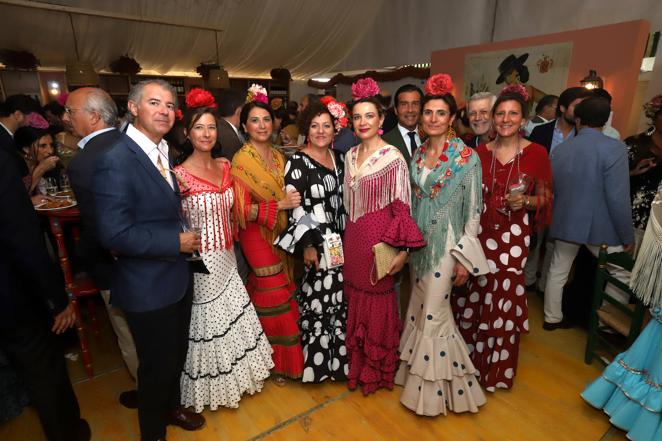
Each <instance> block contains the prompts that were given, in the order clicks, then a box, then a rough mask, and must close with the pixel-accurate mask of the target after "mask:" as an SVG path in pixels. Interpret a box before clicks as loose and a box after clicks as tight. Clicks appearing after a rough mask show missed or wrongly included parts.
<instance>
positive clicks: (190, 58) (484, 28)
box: [0, 0, 662, 79]
mask: <svg viewBox="0 0 662 441" xmlns="http://www.w3.org/2000/svg"><path fill="white" fill-rule="evenodd" d="M11 3H22V4H34V3H39V2H33V1H30V0H0V49H14V50H28V51H30V52H32V53H33V54H34V55H35V56H36V57H37V58H38V59H39V60H40V61H41V64H42V66H44V67H57V68H62V67H64V65H65V63H66V61H67V60H74V59H75V50H74V44H73V38H72V32H71V26H70V23H69V18H68V16H67V15H66V14H64V13H61V12H52V11H44V10H39V9H31V8H26V7H19V6H16V5H12V4H11ZM49 4H51V5H63V6H68V7H78V8H84V9H88V10H94V11H101V12H110V13H120V14H129V15H132V16H135V17H149V18H150V19H154V20H162V21H166V22H173V21H174V22H178V23H186V24H190V25H192V26H196V25H197V26H203V27H210V28H219V29H222V30H223V32H220V33H219V43H220V44H219V50H220V62H221V64H223V65H224V66H225V68H226V69H227V70H228V71H229V73H230V75H231V76H235V77H237V76H248V77H257V76H268V73H269V71H270V70H271V69H272V68H274V67H286V68H288V69H289V70H290V71H291V72H292V75H293V77H294V78H299V79H307V78H310V77H314V76H320V75H324V74H328V73H330V72H340V71H351V70H365V69H374V68H381V67H384V66H395V65H402V64H409V63H421V62H427V61H429V60H430V53H431V52H432V51H434V50H439V49H446V48H451V47H460V46H467V45H471V44H480V43H486V42H489V41H492V39H494V40H495V41H498V40H508V39H512V38H520V37H525V36H531V35H539V34H546V33H553V32H561V31H565V30H572V29H579V28H586V27H591V26H599V25H605V24H610V23H616V22H621V21H628V20H636V19H642V18H643V19H647V20H649V21H651V29H653V30H659V29H661V28H662V7H660V0H637V1H636V2H628V1H623V0H582V1H577V0H554V1H553V2H550V1H549V0H528V1H525V0H113V1H108V0H53V1H49ZM73 20H74V26H75V29H76V36H77V38H78V42H79V52H80V56H81V58H82V59H84V60H86V61H90V62H92V63H93V64H94V66H95V67H96V68H97V69H106V68H107V66H108V65H109V63H110V62H111V61H112V60H114V59H115V58H117V57H118V56H120V55H124V54H128V55H129V56H132V57H133V58H135V59H136V60H137V61H138V62H139V63H140V64H141V66H142V68H143V69H144V70H152V71H156V72H159V73H162V74H167V73H170V74H175V73H183V72H186V73H193V71H194V69H195V67H196V66H197V65H198V64H200V63H201V62H203V61H205V62H214V61H215V60H216V49H215V47H214V46H215V43H214V32H213V31H210V30H196V29H190V28H181V27H173V26H166V25H159V24H144V23H136V22H130V21H122V20H114V19H109V18H100V17H91V16H86V15H74V18H73ZM596 50H605V56H608V51H607V48H599V47H597V48H596Z"/></svg>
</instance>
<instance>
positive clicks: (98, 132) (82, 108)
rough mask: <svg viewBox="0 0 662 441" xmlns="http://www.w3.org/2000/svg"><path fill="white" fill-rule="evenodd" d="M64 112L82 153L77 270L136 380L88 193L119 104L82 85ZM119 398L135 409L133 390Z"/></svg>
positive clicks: (75, 163)
mask: <svg viewBox="0 0 662 441" xmlns="http://www.w3.org/2000/svg"><path fill="white" fill-rule="evenodd" d="M64 110H65V113H64V115H63V121H64V123H66V124H68V125H69V126H70V127H71V128H72V130H73V132H74V134H75V135H76V136H77V137H79V138H81V140H80V141H79V142H78V147H79V148H80V149H81V152H80V153H78V154H77V155H76V156H74V158H73V159H72V160H71V163H70V164H69V168H68V170H67V171H68V173H69V181H70V183H71V186H72V188H73V190H74V193H75V194H76V200H77V201H78V207H79V208H80V215H81V226H82V229H81V237H80V241H79V243H78V246H77V249H76V252H77V255H78V257H80V262H81V266H82V267H83V268H84V269H85V271H87V272H88V273H89V274H90V275H91V276H92V278H93V279H94V283H95V285H96V286H97V288H99V290H100V291H101V297H102V298H103V301H104V303H105V305H106V309H107V311H108V317H109V319H110V323H111V325H112V326H113V330H114V331H115V335H116V336H117V344H118V346H119V348H120V351H121V352H122V358H123V359H124V363H125V364H126V367H127V368H128V370H129V373H130V374H131V376H132V377H133V378H134V380H135V379H137V378H138V373H137V372H138V357H137V355H136V347H135V345H134V343H133V337H131V331H130V330H129V325H128V324H127V323H126V319H125V317H124V314H123V313H122V311H121V310H120V309H119V308H117V307H116V306H113V305H111V304H110V285H111V276H112V273H113V266H114V259H113V257H112V256H111V254H110V253H109V252H108V251H107V250H105V249H104V248H103V247H102V246H101V244H100V243H99V238H98V237H97V234H96V232H95V230H94V225H95V221H94V197H93V194H92V181H93V178H94V168H95V167H96V163H97V160H98V159H99V157H100V156H101V155H102V154H103V153H104V152H106V151H107V150H108V149H109V148H110V147H111V146H112V145H113V144H114V143H115V142H116V141H117V139H118V138H119V137H120V132H119V131H118V130H117V129H116V128H115V125H116V124H117V106H116V105H115V102H114V101H113V99H112V98H111V97H110V95H108V93H106V92H105V91H104V90H101V89H97V88H92V87H84V88H81V89H76V90H75V91H73V92H71V93H70V94H69V96H68V97H67V105H66V106H65V108H64ZM119 399H120V403H122V405H123V406H125V407H128V408H130V409H135V408H137V407H138V394H137V391H136V390H130V391H126V392H122V393H121V394H120V398H119Z"/></svg>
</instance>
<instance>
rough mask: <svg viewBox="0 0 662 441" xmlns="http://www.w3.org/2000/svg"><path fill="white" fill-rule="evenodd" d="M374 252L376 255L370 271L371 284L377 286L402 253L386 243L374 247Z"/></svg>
mask: <svg viewBox="0 0 662 441" xmlns="http://www.w3.org/2000/svg"><path fill="white" fill-rule="evenodd" d="M372 252H373V253H374V255H375V260H374V262H373V263H372V270H371V271H370V283H371V284H372V286H375V285H376V284H377V282H379V281H380V280H382V279H383V278H384V277H385V276H386V275H387V274H386V272H387V271H388V270H389V268H391V264H392V263H393V259H395V256H397V255H398V253H399V252H400V251H399V250H398V249H397V248H393V247H392V246H390V245H387V244H385V243H384V242H379V243H378V244H376V245H374V246H373V247H372Z"/></svg>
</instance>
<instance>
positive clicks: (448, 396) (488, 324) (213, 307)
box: [0, 74, 662, 440]
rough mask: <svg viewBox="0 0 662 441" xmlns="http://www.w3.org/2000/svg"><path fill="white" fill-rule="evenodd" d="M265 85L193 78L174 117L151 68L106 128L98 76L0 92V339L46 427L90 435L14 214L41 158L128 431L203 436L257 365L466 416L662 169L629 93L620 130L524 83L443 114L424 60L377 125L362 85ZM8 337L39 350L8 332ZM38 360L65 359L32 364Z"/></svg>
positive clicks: (374, 95) (59, 312)
mask: <svg viewBox="0 0 662 441" xmlns="http://www.w3.org/2000/svg"><path fill="white" fill-rule="evenodd" d="M277 100H279V99H276V100H272V102H271V103H270V102H269V98H268V96H267V92H266V90H264V88H262V87H260V86H257V85H253V86H251V88H250V89H249V90H248V93H247V94H246V93H243V92H240V91H236V90H227V91H222V92H221V93H220V94H218V95H217V96H214V95H212V94H211V93H210V92H209V91H206V90H203V89H193V90H191V91H190V92H189V93H188V94H187V96H186V100H185V103H184V105H183V106H181V107H182V110H179V109H178V108H179V105H178V102H177V94H176V91H175V90H174V89H173V87H172V86H171V85H169V84H168V83H167V82H165V81H161V80H147V81H143V82H141V83H138V84H136V85H135V86H134V87H133V88H132V90H131V92H130V94H129V97H128V103H127V104H128V110H129V114H128V117H127V118H126V121H125V122H124V124H120V122H119V119H118V115H117V107H116V105H115V103H114V102H113V100H112V99H111V97H110V96H109V95H108V94H107V93H106V92H104V91H103V90H101V89H97V88H81V89H77V90H75V91H73V92H72V93H70V94H69V95H68V97H67V98H66V102H65V103H64V105H63V106H61V107H62V112H61V113H59V112H60V110H59V108H58V107H57V106H55V105H49V106H48V107H47V108H44V109H41V108H38V106H36V105H35V104H36V103H34V102H33V101H31V100H30V99H29V98H28V97H25V96H14V97H9V98H8V99H7V100H6V101H5V103H3V105H2V108H1V109H0V110H1V112H0V125H2V127H0V141H2V144H1V147H2V148H1V149H0V150H1V151H0V154H2V156H3V157H4V158H5V159H3V160H2V161H0V163H2V167H3V173H2V179H3V181H5V180H6V181H8V184H7V186H6V187H5V186H3V191H7V192H9V191H11V192H12V198H14V199H16V203H17V206H19V207H20V208H21V210H22V212H21V213H20V214H19V216H18V217H19V218H20V219H23V220H24V222H23V224H24V225H21V226H20V229H19V227H18V226H15V228H17V229H19V231H18V232H17V234H14V231H15V230H10V229H9V230H8V228H6V227H9V226H11V225H14V224H12V223H11V222H10V220H9V219H5V218H4V216H3V218H2V220H3V231H11V234H9V236H11V237H8V235H7V233H3V243H4V242H5V241H6V242H7V243H9V244H10V246H9V248H8V249H9V250H12V252H10V254H9V255H10V256H13V257H12V259H14V260H13V261H12V263H11V268H12V269H14V271H13V272H11V273H10V272H7V274H3V277H7V278H8V280H9V281H10V282H11V283H10V284H8V286H9V287H10V289H9V291H8V292H7V293H6V294H5V293H4V292H3V297H2V298H1V299H0V300H2V301H3V302H4V303H3V304H6V305H8V306H10V307H11V308H12V310H15V311H20V313H21V314H24V315H25V316H26V317H29V318H30V320H26V321H25V322H26V323H30V327H29V328H26V326H27V325H24V324H23V323H15V322H13V321H7V322H5V321H4V320H3V322H2V323H3V326H2V327H1V328H0V343H2V346H0V348H1V349H2V350H4V351H5V352H6V353H7V356H8V359H9V360H10V361H11V362H13V363H14V364H15V366H16V368H17V370H18V371H19V372H21V373H24V374H25V376H26V378H28V380H27V381H26V384H27V387H28V390H29V392H30V395H31V396H32V398H33V402H34V404H35V406H36V407H37V409H38V412H39V415H40V418H41V420H42V424H43V426H44V428H45V430H46V432H47V436H48V438H49V439H72V438H73V436H72V434H71V430H72V428H73V427H79V429H77V430H78V433H77V434H76V435H75V438H76V439H89V427H88V426H87V424H86V423H85V422H84V420H81V419H80V411H79V409H78V405H77V402H76V399H75V396H73V393H72V392H71V384H70V382H69V379H68V378H66V369H65V370H64V371H63V370H62V369H63V367H64V362H63V360H62V359H61V357H60V359H58V355H57V354H58V349H57V348H58V346H57V345H58V343H57V341H56V340H55V339H54V337H53V336H52V335H51V332H50V329H49V326H52V327H53V331H55V332H58V333H59V332H62V331H64V330H65V329H66V328H67V327H70V326H71V325H72V324H73V316H72V311H71V307H70V304H69V303H68V302H67V299H66V296H65V295H64V292H63V285H62V283H58V280H57V271H56V270H55V268H54V266H53V265H52V261H49V258H48V254H47V250H46V248H45V246H44V243H43V233H40V231H39V226H38V225H39V223H38V220H37V216H36V215H35V213H34V210H33V209H32V207H33V206H38V204H40V203H42V201H43V200H44V198H48V196H47V195H46V192H45V190H44V185H45V184H44V180H45V179H48V178H49V177H50V173H53V170H60V172H59V174H58V175H57V178H58V179H61V177H62V175H63V173H64V171H65V170H66V176H67V177H68V181H70V182H71V186H72V188H73V190H74V192H75V195H76V198H77V201H78V204H79V208H80V214H81V225H82V236H81V240H80V244H79V247H78V251H77V254H78V256H79V259H80V265H81V268H82V269H84V270H85V271H87V272H88V273H89V274H90V275H91V276H92V277H93V278H94V280H95V283H96V284H97V286H98V287H99V289H100V290H101V291H102V294H103V297H104V301H105V303H106V306H107V308H108V312H109V316H110V318H111V323H112V324H113V329H114V330H115V332H116V334H117V337H118V343H119V346H120V348H121V351H122V355H123V358H124V360H125V362H126V364H127V367H128V368H129V371H130V373H131V375H132V376H133V377H134V378H135V380H136V383H137V391H135V390H134V391H126V392H123V393H122V394H120V402H121V403H122V404H123V405H124V406H126V407H129V408H137V409H138V417H139V423H140V430H141V436H142V439H144V440H157V439H164V438H165V435H166V426H167V425H168V424H176V425H179V426H180V427H183V428H185V429H187V430H196V429H199V428H200V427H202V426H203V425H204V418H203V417H202V415H200V413H201V412H202V411H203V409H204V408H205V407H208V408H210V409H211V410H215V409H217V408H219V407H237V406H238V405H239V401H240V399H241V397H242V395H244V394H246V393H249V394H254V393H257V392H259V391H260V390H261V389H262V387H263V385H264V382H265V380H267V379H268V378H269V377H271V378H272V379H273V381H274V382H275V384H277V385H279V386H285V385H286V384H287V381H288V380H287V379H290V380H300V381H303V382H304V383H305V382H313V383H316V382H322V381H325V380H332V381H347V384H348V387H349V388H350V389H351V390H354V389H358V388H360V389H361V390H362V392H363V393H364V394H366V395H368V394H370V393H372V392H374V391H376V390H378V389H380V388H387V389H393V387H394V385H396V384H397V385H399V386H402V387H403V389H402V393H401V397H400V401H401V403H402V404H403V405H404V406H406V407H407V408H409V409H411V410H412V411H413V412H415V413H416V414H419V415H427V416H436V415H439V414H444V415H445V414H446V413H447V412H448V411H452V412H466V411H468V412H477V411H478V408H479V406H481V405H483V404H485V402H486V397H485V394H484V392H483V390H487V391H490V392H493V391H495V390H496V389H498V388H504V389H508V388H511V387H512V386H513V382H514V378H515V375H516V372H517V365H518V354H519V344H520V338H521V335H522V334H523V333H526V332H528V330H529V320H528V307H527V288H528V289H535V288H537V287H539V288H540V289H541V290H543V291H544V297H545V317H544V324H543V328H544V329H545V330H548V331H553V330H555V329H559V328H566V327H569V326H571V323H570V322H569V321H567V320H564V317H563V313H562V310H561V303H562V295H563V286H564V284H565V282H566V281H567V279H568V274H569V272H570V268H571V266H572V262H573V260H574V258H575V255H576V254H577V251H578V249H579V247H580V246H581V245H586V246H587V247H588V248H589V249H590V250H591V251H593V252H594V253H597V247H598V246H599V245H601V244H603V243H606V244H608V245H610V252H612V251H614V252H615V251H622V250H632V249H633V248H634V246H635V243H636V241H635V236H637V235H638V236H639V237H641V236H643V229H645V227H646V222H647V220H648V217H647V216H648V213H649V212H650V209H651V204H652V202H653V198H654V197H655V195H656V193H657V186H658V184H659V182H660V179H661V176H662V175H660V167H662V162H658V161H657V158H658V157H662V141H661V140H660V139H658V138H659V137H661V136H662V132H661V131H660V130H662V99H658V100H657V101H655V100H653V101H651V103H648V104H647V108H646V109H647V112H648V116H649V117H650V118H651V120H652V121H653V126H652V128H651V129H650V130H649V131H647V132H646V133H643V134H640V135H638V136H636V137H631V138H628V139H626V142H625V143H623V142H621V141H620V140H618V139H614V138H613V136H616V137H618V134H617V132H615V131H614V130H613V128H611V130H610V125H609V124H608V121H609V120H610V118H611V102H610V96H609V94H608V93H607V92H606V91H604V90H598V91H589V90H587V89H584V88H579V87H574V88H569V89H567V90H565V91H563V92H562V93H560V95H559V96H558V97H556V96H552V95H549V96H544V97H542V98H540V100H539V101H537V105H536V106H535V113H536V114H535V116H532V117H529V115H528V111H529V108H530V107H531V99H530V97H529V91H527V89H526V88H524V87H522V86H520V85H509V86H506V87H505V88H504V89H503V90H502V92H501V93H500V94H499V95H498V96H495V95H493V94H491V93H489V92H480V93H477V94H475V95H474V96H472V97H470V98H469V100H468V101H467V103H466V106H465V107H463V108H461V109H460V108H458V103H457V102H456V100H455V97H454V95H453V83H452V79H451V78H450V76H448V75H445V74H438V75H434V76H432V77H431V78H429V79H428V81H427V82H426V84H425V88H424V91H423V90H421V89H420V88H419V87H417V86H415V85H412V84H408V85H405V86H402V87H400V89H398V91H397V92H396V93H395V95H394V107H393V113H392V115H393V117H394V118H393V123H392V124H391V126H393V127H392V128H391V129H390V130H388V131H387V132H386V133H384V131H383V127H384V125H385V120H386V119H387V114H388V112H387V111H386V109H385V108H384V106H383V104H384V100H383V97H381V96H380V90H379V86H378V85H377V83H376V82H375V81H373V80H372V79H370V78H364V79H361V80H359V81H357V82H356V83H355V84H353V85H352V100H351V101H350V102H349V103H348V104H345V103H342V102H339V101H337V100H336V99H334V98H333V97H330V96H325V97H321V98H320V97H318V96H315V95H308V96H305V97H304V98H303V99H302V100H301V103H300V105H299V106H298V108H297V109H296V110H295V109H293V108H290V107H285V106H284V105H283V103H282V101H277ZM656 103H657V104H656ZM294 114H296V115H294ZM46 117H47V118H48V120H47V119H46ZM54 118H55V119H54ZM57 118H60V119H57ZM48 121H51V122H50V123H49V122H48ZM53 127H58V129H55V130H53ZM54 132H55V133H54ZM58 133H59V134H60V135H59V136H58ZM62 133H64V134H65V135H61V134H62ZM66 139H69V141H66V142H65V140H66ZM71 139H75V140H77V142H76V145H75V146H73V147H72V146H71V145H69V146H68V147H66V148H65V147H62V146H66V145H67V144H66V143H67V142H68V143H69V144H70V143H71V142H72V141H71ZM281 145H292V146H296V149H295V152H294V153H293V154H290V153H291V152H290V151H287V150H285V151H287V152H288V155H285V154H284V150H283V149H282V148H281ZM56 153H57V154H56ZM65 159H66V161H65ZM65 162H66V164H65ZM65 167H66V168H65ZM9 181H11V182H9ZM10 184H11V185H10ZM5 188H6V190H5ZM29 198H32V201H31V202H32V204H30V199H29ZM633 213H634V224H633ZM14 215H15V214H14V213H12V216H14ZM4 222H6V224H5V223H4ZM13 222H14V223H15V219H14V220H13ZM637 229H638V230H639V231H641V233H638V234H635V231H637ZM28 239H29V240H28ZM26 241H27V242H28V243H29V244H30V246H31V247H30V248H29V249H28V251H27V254H26V252H25V251H24V250H23V248H22V247H24V246H25V243H26ZM11 244H14V245H15V246H14V248H12V247H11ZM19 249H21V251H20V252H19ZM543 256H544V258H543ZM37 265H39V268H38V271H39V273H40V274H44V276H43V279H40V280H36V281H35V280H33V277H27V276H26V275H27V274H33V273H32V271H37V268H36V266H37ZM407 267H408V270H407V271H403V269H405V268H407ZM3 268H4V267H3ZM403 273H404V274H406V273H408V274H409V276H410V283H409V284H407V283H402V282H403V280H402V278H403V277H402V274H403ZM623 277H624V278H626V277H629V276H628V275H623ZM37 285H38V286H37ZM405 286H409V287H410V291H411V292H410V294H409V293H406V292H404V287H405ZM463 286H465V287H463ZM24 291H29V292H30V293H31V294H32V295H33V296H34V300H33V301H34V302H37V303H38V304H39V305H41V306H42V307H43V308H42V309H43V313H50V316H53V317H54V320H55V325H52V324H50V323H49V321H48V319H47V318H45V317H43V316H42V313H41V312H40V313H39V314H37V313H36V312H35V311H37V309H35V308H34V307H32V306H31V307H28V306H27V305H26V304H25V298H27V297H26V296H24V295H23V292H24ZM400 296H403V297H404V298H405V299H407V298H408V307H407V308H406V311H405V312H404V314H403V315H402V317H401V315H400V311H399V304H398V303H399V298H400ZM623 301H624V302H627V301H628V299H627V298H624V299H623ZM2 309H3V310H4V309H5V308H2ZM23 328H25V329H23ZM20 333H23V334H24V335H26V336H39V338H41V339H42V340H43V343H42V344H43V347H44V348H45V347H48V348H49V349H48V351H46V350H45V349H44V350H37V351H35V350H34V349H33V348H32V347H21V346H17V345H16V341H15V340H18V339H17V338H15V336H16V335H19V334H20ZM23 334H21V335H23ZM28 352H30V353H28ZM34 352H37V354H35V353H34ZM39 357H41V358H39ZM35 364H36V366H35ZM53 366H55V367H57V369H58V370H57V372H59V373H60V374H58V375H48V377H49V378H47V379H45V378H41V377H42V375H41V373H43V372H44V369H46V370H48V369H52V367H53ZM40 369H42V371H40ZM63 372H64V373H63ZM44 382H48V383H49V384H48V385H47V386H46V387H44V385H43V384H42V383H44ZM38 388H39V389H40V392H37V389H38ZM63 389H64V390H65V391H66V394H63V393H60V391H61V390H63ZM190 409H193V410H194V412H191V411H190ZM55 413H58V414H64V413H66V415H65V416H62V415H55ZM58 418H60V419H61V420H62V421H69V422H72V421H73V422H72V423H71V424H69V425H64V424H62V426H64V427H62V426H57V425H54V424H53V420H55V419H58ZM74 422H75V423H74Z"/></svg>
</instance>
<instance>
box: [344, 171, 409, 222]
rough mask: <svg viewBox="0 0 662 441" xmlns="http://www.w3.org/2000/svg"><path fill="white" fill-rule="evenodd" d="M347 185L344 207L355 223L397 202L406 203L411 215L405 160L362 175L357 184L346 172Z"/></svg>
mask: <svg viewBox="0 0 662 441" xmlns="http://www.w3.org/2000/svg"><path fill="white" fill-rule="evenodd" d="M345 186H346V187H345V188H346V191H345V192H344V193H345V194H344V199H345V208H346V210H347V214H348V216H349V219H350V220H351V221H352V222H356V220H357V219H359V218H360V217H361V216H363V215H366V214H369V213H374V212H375V211H379V210H381V209H382V208H384V207H386V206H388V205H389V204H390V203H391V202H393V201H394V200H396V199H399V200H401V201H402V202H403V203H405V204H406V205H407V207H409V208H410V212H411V187H410V185H409V172H408V170H407V165H406V163H405V162H404V159H402V158H397V159H395V160H393V161H391V162H390V163H389V164H388V165H387V166H386V167H384V168H382V169H380V170H378V171H376V172H374V173H372V174H370V175H367V176H363V177H361V178H360V179H359V180H358V181H356V182H354V183H352V181H351V178H350V177H349V173H346V174H345Z"/></svg>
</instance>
